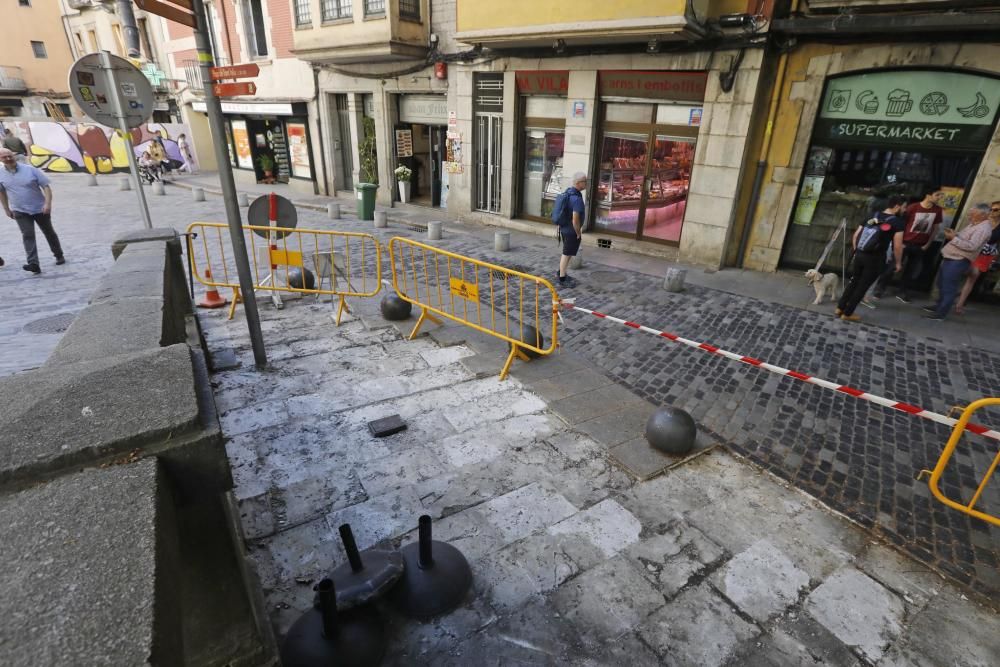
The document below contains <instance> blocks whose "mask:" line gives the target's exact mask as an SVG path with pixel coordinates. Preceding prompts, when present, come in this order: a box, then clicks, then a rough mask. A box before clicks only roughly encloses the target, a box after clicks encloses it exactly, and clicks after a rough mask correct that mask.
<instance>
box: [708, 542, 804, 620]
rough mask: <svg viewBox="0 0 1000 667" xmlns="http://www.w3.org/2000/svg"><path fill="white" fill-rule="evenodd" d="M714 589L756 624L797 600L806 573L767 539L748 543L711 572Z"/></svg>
mask: <svg viewBox="0 0 1000 667" xmlns="http://www.w3.org/2000/svg"><path fill="white" fill-rule="evenodd" d="M711 581H712V583H713V584H714V585H715V588H716V589H717V590H718V591H719V592H720V593H722V594H723V595H725V596H726V597H727V598H728V599H729V600H730V601H731V602H732V603H733V604H735V605H736V606H737V607H739V608H740V610H741V611H743V612H744V613H745V614H747V615H748V616H750V617H752V618H753V619H754V620H755V621H757V622H758V623H765V622H766V621H767V620H768V619H769V618H771V617H772V616H774V615H775V614H779V613H781V612H783V611H784V610H785V609H787V608H788V607H790V606H792V605H793V604H795V603H796V602H798V599H799V593H800V591H802V590H803V589H805V588H806V587H808V586H809V575H808V574H806V573H805V572H804V571H802V570H800V569H799V568H798V567H796V566H795V563H793V562H792V561H791V560H789V558H788V557H787V556H786V555H785V554H783V553H782V552H781V551H780V550H779V549H778V548H777V547H775V546H774V545H773V544H771V543H770V542H768V541H767V540H760V541H759V542H754V543H753V544H752V545H750V548H749V549H747V550H746V551H742V552H740V553H738V554H736V555H735V556H733V557H732V558H731V559H730V560H729V562H728V563H726V564H725V566H724V567H722V568H721V569H720V570H719V571H717V572H716V573H715V574H713V575H712V578H711Z"/></svg>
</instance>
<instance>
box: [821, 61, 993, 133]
mask: <svg viewBox="0 0 1000 667" xmlns="http://www.w3.org/2000/svg"><path fill="white" fill-rule="evenodd" d="M998 108H1000V79H994V78H991V77H987V76H980V75H975V74H968V73H965V72H954V71H942V70H886V71H879V72H868V73H865V74H856V75H853V76H844V77H837V78H834V79H830V80H829V81H828V82H827V85H826V93H825V94H824V96H823V101H822V103H821V106H820V113H819V117H818V118H817V120H816V135H815V136H816V141H817V142H818V143H831V144H837V145H844V144H859V143H860V144H864V145H869V146H888V147H896V146H910V147H915V146H919V147H922V148H935V147H940V148H959V149H963V148H964V149H982V148H984V147H985V146H986V145H987V144H989V142H990V139H991V137H992V134H993V123H994V120H995V119H996V113H997V109H998Z"/></svg>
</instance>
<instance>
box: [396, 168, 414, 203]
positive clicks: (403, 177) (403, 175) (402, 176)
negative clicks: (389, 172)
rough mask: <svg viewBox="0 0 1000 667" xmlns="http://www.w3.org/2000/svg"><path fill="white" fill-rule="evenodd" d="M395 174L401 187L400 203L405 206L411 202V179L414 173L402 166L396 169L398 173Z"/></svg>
mask: <svg viewBox="0 0 1000 667" xmlns="http://www.w3.org/2000/svg"><path fill="white" fill-rule="evenodd" d="M393 173H394V174H395V175H396V183H397V184H398V185H399V201H401V202H403V203H404V204H405V203H406V202H408V201H410V178H412V177H413V171H412V170H411V169H410V168H409V167H407V166H406V165H404V164H401V165H399V166H398V167H396V171H394V172H393Z"/></svg>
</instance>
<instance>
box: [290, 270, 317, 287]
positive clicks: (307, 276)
mask: <svg viewBox="0 0 1000 667" xmlns="http://www.w3.org/2000/svg"><path fill="white" fill-rule="evenodd" d="M288 286H289V287H292V288H294V289H316V276H314V275H313V272H312V271H310V270H309V269H307V268H305V267H300V266H296V267H294V268H292V269H289V271H288Z"/></svg>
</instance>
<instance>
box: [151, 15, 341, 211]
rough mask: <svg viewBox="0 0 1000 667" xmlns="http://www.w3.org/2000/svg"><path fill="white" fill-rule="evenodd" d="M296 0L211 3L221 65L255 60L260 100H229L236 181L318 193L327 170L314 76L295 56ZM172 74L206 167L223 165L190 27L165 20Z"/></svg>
mask: <svg viewBox="0 0 1000 667" xmlns="http://www.w3.org/2000/svg"><path fill="white" fill-rule="evenodd" d="M292 7H293V2H292V0H206V2H205V9H206V12H207V16H208V26H209V32H210V42H211V47H212V51H213V56H214V60H215V63H216V64H217V65H230V64H234V63H256V64H257V65H258V66H259V67H260V74H259V75H258V76H257V77H256V78H254V79H253V83H254V84H255V85H256V88H257V91H256V94H255V95H253V96H247V97H233V98H226V99H223V100H222V111H223V114H224V116H225V126H226V130H225V132H226V136H225V137H224V139H225V142H226V144H227V146H228V154H229V156H228V157H229V160H230V162H231V164H232V166H233V168H234V173H235V176H236V180H237V183H250V182H280V183H287V184H288V185H290V186H291V187H292V188H294V189H296V190H298V191H301V192H306V193H310V194H311V193H314V192H315V191H316V189H317V186H316V181H317V179H318V178H319V174H320V173H321V172H320V171H319V170H317V169H316V168H315V166H314V164H313V153H312V145H313V139H312V137H313V134H314V133H315V132H316V128H315V126H314V124H313V120H312V119H313V115H312V114H311V113H310V110H309V107H310V104H311V103H312V102H313V98H314V90H315V87H314V82H313V72H312V69H311V68H310V67H309V65H308V64H306V63H305V62H303V61H302V60H299V59H298V58H296V57H295V54H294V53H293V52H292V45H293V33H294V32H295V31H296V25H295V22H294V20H293V9H292ZM165 23H166V30H167V42H166V51H167V53H168V54H169V56H168V58H169V62H170V67H171V70H172V71H173V72H174V75H175V76H176V77H177V78H180V79H183V81H184V82H185V85H184V86H183V88H182V90H181V91H180V99H179V104H180V107H181V113H182V116H183V117H184V122H186V123H187V124H188V125H189V126H190V127H191V132H192V136H193V138H194V141H195V144H196V146H197V147H198V153H199V155H200V156H202V167H204V168H207V169H215V168H217V166H218V165H217V164H216V162H215V156H214V152H213V148H212V146H213V144H212V138H211V134H210V132H209V130H208V119H207V115H206V113H205V110H206V107H205V102H204V96H203V82H202V79H201V70H200V67H199V66H198V62H197V52H196V50H195V43H194V35H193V32H192V30H191V28H189V27H187V26H184V25H181V24H178V23H173V22H165Z"/></svg>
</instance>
